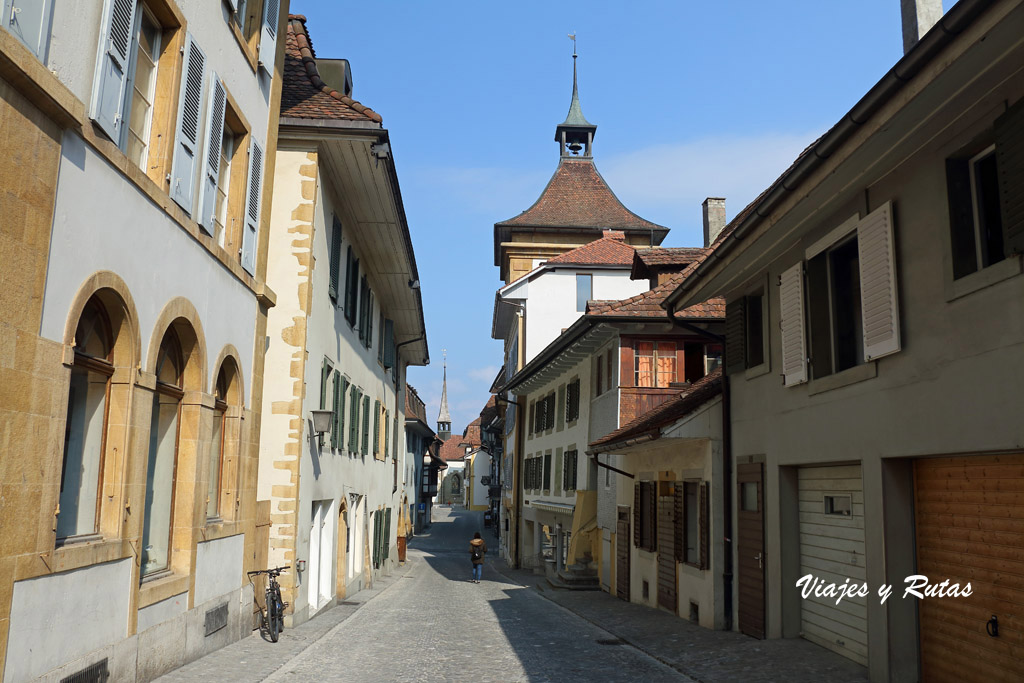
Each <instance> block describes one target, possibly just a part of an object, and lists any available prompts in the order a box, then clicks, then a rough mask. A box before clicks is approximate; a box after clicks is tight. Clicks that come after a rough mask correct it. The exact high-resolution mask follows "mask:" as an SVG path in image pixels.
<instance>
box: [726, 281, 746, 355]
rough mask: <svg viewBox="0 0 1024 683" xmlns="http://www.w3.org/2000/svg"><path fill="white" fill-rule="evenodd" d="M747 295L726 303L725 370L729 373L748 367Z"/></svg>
mask: <svg viewBox="0 0 1024 683" xmlns="http://www.w3.org/2000/svg"><path fill="white" fill-rule="evenodd" d="M746 303H747V300H746V297H740V298H739V299H737V300H736V301H730V302H729V303H727V304H726V305H725V371H726V372H727V373H729V374H732V373H734V372H739V371H740V370H743V369H744V368H746V367H747V335H746V333H747V325H746V317H747V316H746Z"/></svg>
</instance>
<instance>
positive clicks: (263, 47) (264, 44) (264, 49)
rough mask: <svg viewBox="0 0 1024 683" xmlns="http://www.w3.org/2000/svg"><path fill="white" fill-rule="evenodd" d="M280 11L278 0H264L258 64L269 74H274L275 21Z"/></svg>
mask: <svg viewBox="0 0 1024 683" xmlns="http://www.w3.org/2000/svg"><path fill="white" fill-rule="evenodd" d="M280 13H281V2H280V0H264V2H263V28H262V30H261V32H260V53H259V65H260V67H261V68H263V69H264V70H265V71H266V72H267V73H268V74H270V75H271V76H273V75H274V58H275V57H276V56H277V23H278V20H279V19H280Z"/></svg>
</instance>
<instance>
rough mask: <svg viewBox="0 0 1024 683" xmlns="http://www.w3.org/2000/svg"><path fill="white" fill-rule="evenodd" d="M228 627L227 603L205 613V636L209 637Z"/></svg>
mask: <svg viewBox="0 0 1024 683" xmlns="http://www.w3.org/2000/svg"><path fill="white" fill-rule="evenodd" d="M227 625H228V603H226V602H225V603H224V604H222V605H218V606H217V607H214V608H213V609H211V610H207V612H206V623H205V627H206V629H205V630H206V635H207V636H211V635H213V634H214V633H216V632H217V631H219V630H221V629H222V628H224V627H225V626H227Z"/></svg>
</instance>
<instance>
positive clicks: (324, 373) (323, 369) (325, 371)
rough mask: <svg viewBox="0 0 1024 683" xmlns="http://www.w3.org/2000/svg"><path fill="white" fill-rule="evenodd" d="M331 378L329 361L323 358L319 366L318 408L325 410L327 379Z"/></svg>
mask: <svg viewBox="0 0 1024 683" xmlns="http://www.w3.org/2000/svg"><path fill="white" fill-rule="evenodd" d="M330 378H331V361H329V360H327V359H326V358H324V360H323V365H321V366H320V410H327V380H329V379H330Z"/></svg>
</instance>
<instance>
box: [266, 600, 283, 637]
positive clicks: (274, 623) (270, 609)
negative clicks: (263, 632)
mask: <svg viewBox="0 0 1024 683" xmlns="http://www.w3.org/2000/svg"><path fill="white" fill-rule="evenodd" d="M280 610H281V604H280V603H279V602H278V600H277V596H275V595H274V591H273V589H270V588H268V589H267V633H268V634H269V635H270V642H272V643H276V642H277V636H278V633H279V631H278V619H279V613H280Z"/></svg>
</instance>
